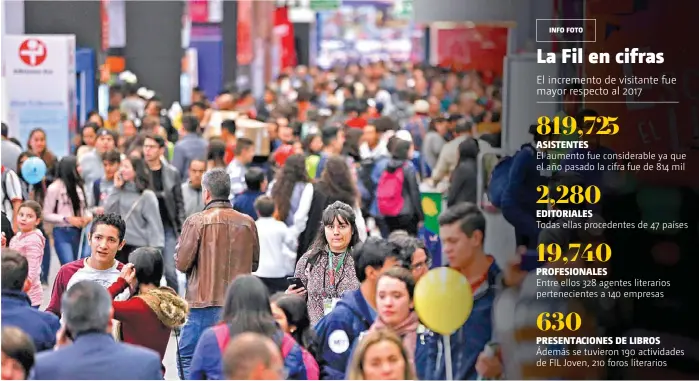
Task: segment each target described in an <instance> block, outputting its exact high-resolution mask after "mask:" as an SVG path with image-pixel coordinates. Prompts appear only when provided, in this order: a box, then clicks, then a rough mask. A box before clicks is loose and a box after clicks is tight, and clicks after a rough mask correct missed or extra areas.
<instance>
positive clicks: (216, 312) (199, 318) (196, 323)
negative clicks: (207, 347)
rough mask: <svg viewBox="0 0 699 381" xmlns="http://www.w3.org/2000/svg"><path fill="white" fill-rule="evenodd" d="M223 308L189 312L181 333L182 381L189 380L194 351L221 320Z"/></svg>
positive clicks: (197, 309) (196, 309) (180, 371)
mask: <svg viewBox="0 0 699 381" xmlns="http://www.w3.org/2000/svg"><path fill="white" fill-rule="evenodd" d="M221 310H222V308H221V307H206V308H192V309H190V310H189V317H188V319H187V322H186V323H185V325H184V327H182V332H181V333H180V342H179V348H180V361H179V362H178V365H177V367H178V368H179V375H180V380H188V379H189V365H190V364H191V363H192V357H193V356H194V349H195V348H196V347H197V342H199V338H200V337H201V334H202V333H204V330H206V329H207V328H209V327H212V326H214V325H216V323H218V322H219V321H220V320H221Z"/></svg>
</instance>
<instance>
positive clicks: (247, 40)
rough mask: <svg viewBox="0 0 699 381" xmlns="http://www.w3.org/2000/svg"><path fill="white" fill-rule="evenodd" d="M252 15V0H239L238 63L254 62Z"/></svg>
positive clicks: (247, 63)
mask: <svg viewBox="0 0 699 381" xmlns="http://www.w3.org/2000/svg"><path fill="white" fill-rule="evenodd" d="M252 17H253V14H252V0H238V46H237V48H238V56H237V57H238V65H249V64H250V63H252V58H253V46H252V45H253V40H252Z"/></svg>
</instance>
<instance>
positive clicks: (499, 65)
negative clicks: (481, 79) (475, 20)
mask: <svg viewBox="0 0 699 381" xmlns="http://www.w3.org/2000/svg"><path fill="white" fill-rule="evenodd" d="M507 33H508V29H507V28H504V27H492V26H473V27H467V26H457V27H453V28H435V30H434V31H433V34H432V41H433V43H434V45H435V46H434V47H433V49H432V52H433V54H436V56H434V57H433V61H436V64H437V65H439V66H442V67H449V68H451V69H453V70H459V71H461V70H479V71H482V72H488V71H492V72H493V73H494V74H495V75H496V76H501V75H502V72H503V59H504V58H505V55H506V54H507Z"/></svg>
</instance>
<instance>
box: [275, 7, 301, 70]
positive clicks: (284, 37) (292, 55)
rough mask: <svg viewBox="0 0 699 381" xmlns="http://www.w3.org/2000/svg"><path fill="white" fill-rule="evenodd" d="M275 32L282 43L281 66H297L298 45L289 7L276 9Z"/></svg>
mask: <svg viewBox="0 0 699 381" xmlns="http://www.w3.org/2000/svg"><path fill="white" fill-rule="evenodd" d="M274 33H275V34H276V35H277V36H278V37H279V41H280V44H281V54H280V61H281V62H280V65H281V68H282V69H284V68H287V67H294V66H296V45H295V43H294V24H292V23H291V20H289V9H288V8H287V7H279V8H277V9H275V11H274Z"/></svg>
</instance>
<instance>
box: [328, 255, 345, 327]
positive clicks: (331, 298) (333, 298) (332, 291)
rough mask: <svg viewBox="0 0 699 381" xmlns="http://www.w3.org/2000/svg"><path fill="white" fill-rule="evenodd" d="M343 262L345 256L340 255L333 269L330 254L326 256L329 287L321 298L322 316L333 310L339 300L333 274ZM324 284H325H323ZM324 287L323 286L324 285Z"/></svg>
mask: <svg viewBox="0 0 699 381" xmlns="http://www.w3.org/2000/svg"><path fill="white" fill-rule="evenodd" d="M344 262H345V254H343V255H342V257H341V258H339V260H338V264H337V268H333V261H332V254H330V253H329V254H328V270H327V271H328V280H329V281H330V287H328V291H329V292H328V293H327V294H326V295H324V297H323V315H327V314H329V313H330V312H332V310H333V309H334V308H335V305H336V304H337V302H338V301H339V300H340V298H338V297H337V290H336V287H337V286H336V284H335V281H336V276H335V274H336V273H337V272H338V271H339V270H340V268H342V265H343V264H344ZM323 283H325V282H323ZM324 286H325V285H324Z"/></svg>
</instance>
